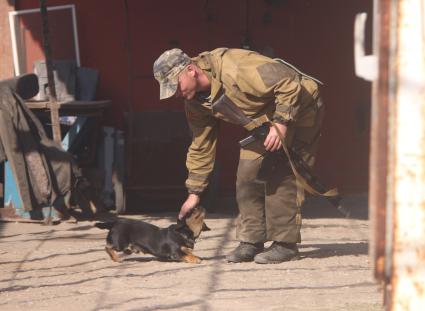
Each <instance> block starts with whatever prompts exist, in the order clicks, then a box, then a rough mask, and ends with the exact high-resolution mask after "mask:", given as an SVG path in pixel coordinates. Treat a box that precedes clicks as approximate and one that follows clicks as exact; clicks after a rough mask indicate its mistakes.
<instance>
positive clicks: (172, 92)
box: [153, 48, 323, 264]
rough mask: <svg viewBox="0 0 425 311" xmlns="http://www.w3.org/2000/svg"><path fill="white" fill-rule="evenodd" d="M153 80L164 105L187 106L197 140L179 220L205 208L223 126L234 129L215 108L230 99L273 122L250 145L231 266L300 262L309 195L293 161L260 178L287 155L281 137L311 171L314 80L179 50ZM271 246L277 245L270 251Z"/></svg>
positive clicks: (318, 113)
mask: <svg viewBox="0 0 425 311" xmlns="http://www.w3.org/2000/svg"><path fill="white" fill-rule="evenodd" d="M153 72H154V76H155V78H156V80H158V82H159V84H160V99H165V98H170V97H177V98H183V99H184V100H185V110H186V115H187V119H188V123H189V126H190V128H191V130H192V133H193V140H192V144H191V145H190V147H189V150H188V154H187V161H186V165H187V169H188V172H189V174H188V178H187V180H186V187H187V189H188V192H189V195H188V197H187V200H186V201H185V202H184V204H183V205H182V207H181V210H180V214H179V217H180V218H181V217H183V216H184V215H185V214H186V213H187V212H188V211H190V210H191V209H192V208H194V207H195V206H196V205H197V204H199V201H200V195H201V193H202V192H203V191H204V190H205V188H206V187H207V185H208V177H209V175H210V173H211V171H212V169H213V166H214V160H215V151H216V142H217V132H218V123H219V119H222V120H225V121H229V119H228V118H227V117H226V116H225V115H223V114H221V113H218V112H216V111H214V110H213V109H212V104H213V103H214V102H215V101H216V100H217V99H218V98H219V97H220V96H221V95H223V94H226V95H227V96H228V98H229V99H230V100H231V101H232V102H233V103H234V104H235V105H236V106H237V107H238V108H239V109H240V110H241V111H242V112H243V114H244V115H245V116H247V117H249V118H251V119H255V120H261V122H263V121H264V120H270V122H269V123H268V124H269V126H270V131H269V133H268V135H267V137H266V138H265V140H264V142H254V143H251V144H249V145H248V146H246V147H245V148H242V149H241V152H240V160H239V165H238V171H237V181H236V198H237V202H238V208H239V219H238V220H239V221H238V224H237V230H236V233H237V238H238V239H239V240H240V244H239V245H238V247H237V248H236V249H235V250H233V251H232V252H231V253H230V254H229V255H228V256H227V260H228V261H229V262H244V261H253V260H254V261H255V262H256V263H263V264H266V263H280V262H284V261H289V260H294V259H297V258H298V248H297V243H300V242H301V235H300V228H301V214H300V208H299V206H300V203H301V202H302V200H303V189H302V187H301V185H300V183H299V182H297V183H296V180H295V176H294V174H293V173H292V170H291V168H290V165H289V163H288V161H280V162H279V161H278V162H276V163H274V164H273V165H274V167H273V169H274V170H273V172H272V173H269V174H268V175H267V174H266V178H265V179H264V178H262V179H260V178H258V175H259V173H260V172H262V170H263V168H264V167H265V163H263V162H265V161H264V159H265V157H264V155H265V154H266V152H283V150H282V140H281V139H280V137H279V135H280V136H282V137H285V144H286V145H288V146H289V145H290V146H291V147H292V148H294V149H296V150H297V151H298V153H299V154H301V155H302V157H303V158H304V160H306V161H307V162H308V163H309V164H311V165H312V164H313V161H314V153H315V149H316V146H317V141H318V137H319V136H320V127H321V122H322V116H323V107H322V104H321V101H320V98H319V91H318V85H317V83H316V82H315V80H314V79H313V78H311V77H309V76H306V75H305V74H303V73H301V72H299V71H298V70H297V69H296V68H294V67H292V66H290V65H289V64H286V63H284V62H283V61H278V60H273V59H271V58H268V57H266V56H263V55H260V54H258V53H256V52H253V51H247V50H240V49H227V48H219V49H216V50H213V51H210V52H204V53H201V54H200V55H198V56H196V57H194V58H189V57H188V56H187V55H186V54H185V53H183V51H181V50H180V49H172V50H168V51H166V52H164V53H163V54H162V55H161V56H160V57H159V58H158V59H157V60H156V61H155V63H154V66H153ZM262 174H263V175H264V172H262ZM263 177H264V176H263ZM297 202H298V204H297ZM267 241H273V243H272V245H271V246H270V247H269V248H267V249H264V243H265V242H267Z"/></svg>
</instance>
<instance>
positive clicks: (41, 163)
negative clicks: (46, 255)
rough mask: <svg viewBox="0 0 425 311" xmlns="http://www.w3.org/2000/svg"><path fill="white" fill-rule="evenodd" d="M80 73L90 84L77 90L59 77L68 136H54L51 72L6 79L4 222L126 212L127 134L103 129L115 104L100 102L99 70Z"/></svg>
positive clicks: (0, 86) (1, 140) (0, 207)
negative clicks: (48, 85) (48, 77)
mask: <svg viewBox="0 0 425 311" xmlns="http://www.w3.org/2000/svg"><path fill="white" fill-rule="evenodd" d="M56 65H57V66H58V67H60V65H61V64H59V63H57V64H56ZM62 68H69V64H68V65H67V66H62ZM75 72H76V77H75V79H77V78H78V77H79V78H80V79H82V80H83V79H85V83H83V84H81V83H80V85H86V86H87V85H88V86H89V87H88V88H87V87H86V88H80V89H77V90H75V89H73V91H72V92H69V81H67V82H66V84H61V82H60V81H61V80H60V79H57V77H56V76H55V80H57V81H58V83H57V85H56V86H55V88H56V92H57V93H58V102H54V104H56V105H57V106H56V107H59V108H57V109H58V111H60V124H59V128H60V133H63V134H64V136H63V137H62V136H61V140H60V141H58V140H57V139H53V138H52V132H53V129H52V128H53V126H54V124H53V118H51V117H50V116H49V113H51V110H52V106H51V104H52V102H51V101H49V96H48V94H46V93H48V92H46V87H45V86H46V81H44V80H45V79H44V77H43V75H40V74H38V75H37V74H34V73H30V74H24V75H21V76H18V77H15V78H12V79H9V80H3V81H0V165H1V166H2V172H1V173H2V174H1V175H2V176H1V179H0V182H2V184H3V185H2V191H1V192H2V193H0V194H2V196H3V204H0V221H21V222H41V223H47V224H54V223H58V222H60V221H64V220H66V221H77V220H80V219H91V218H94V217H95V216H96V215H98V214H100V213H103V212H106V211H111V210H115V211H116V212H119V213H122V212H124V202H123V198H122V196H123V195H122V180H123V177H122V175H123V174H122V171H123V158H124V156H123V153H124V146H123V141H124V138H123V133H122V131H119V130H115V129H113V128H102V127H101V126H100V123H101V116H102V114H103V113H104V111H105V109H107V107H108V106H109V104H110V101H108V100H104V101H98V100H97V101H96V100H93V97H94V93H95V88H96V87H95V85H96V83H97V76H96V75H97V72H96V71H94V70H87V69H82V70H81V72H80V73H78V72H77V71H75ZM87 78H88V79H89V80H91V82H92V83H87ZM68 80H69V79H68ZM62 81H63V80H62ZM78 81H79V80H77V82H75V80H74V79H73V80H72V83H71V85H72V86H74V85H77V84H78ZM64 85H65V86H66V87H64ZM61 88H62V89H63V90H64V91H61ZM70 93H71V96H70V97H69V95H70ZM72 93H73V94H72ZM64 94H65V95H64ZM108 138H109V139H108ZM114 155H115V157H114ZM114 160H115V161H114Z"/></svg>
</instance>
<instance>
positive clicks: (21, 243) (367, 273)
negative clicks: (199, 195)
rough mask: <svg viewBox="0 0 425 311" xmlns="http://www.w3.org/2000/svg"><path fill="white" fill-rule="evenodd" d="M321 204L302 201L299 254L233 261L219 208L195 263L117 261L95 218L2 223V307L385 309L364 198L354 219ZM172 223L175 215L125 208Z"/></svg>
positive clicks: (231, 230)
mask: <svg viewBox="0 0 425 311" xmlns="http://www.w3.org/2000/svg"><path fill="white" fill-rule="evenodd" d="M322 205H323V204H316V203H314V202H313V203H312V204H310V205H308V204H307V207H305V208H304V209H303V213H304V214H305V215H304V220H303V229H302V236H303V243H302V244H301V245H300V253H301V260H298V261H292V262H288V263H282V264H277V265H258V264H255V263H240V264H229V263H227V262H226V261H225V258H224V256H225V254H226V253H228V252H229V251H230V250H232V249H233V248H234V247H235V246H236V245H237V244H238V242H237V241H236V240H235V226H234V223H235V213H222V212H217V211H216V212H215V213H214V212H211V213H209V214H208V215H207V220H206V223H207V224H208V226H209V227H210V228H211V229H212V230H211V231H209V232H204V233H203V234H202V235H201V238H200V239H199V240H198V242H197V244H196V246H195V251H194V253H195V254H197V255H198V256H200V257H202V258H203V262H202V263H201V264H199V265H197V264H186V263H175V262H162V261H158V260H156V259H155V258H152V257H151V256H148V255H143V254H142V255H138V254H137V255H136V254H133V255H131V256H129V257H126V260H125V261H124V262H123V263H115V262H112V261H111V260H110V259H109V257H108V256H107V254H106V253H105V251H104V244H105V242H104V239H105V236H106V231H103V230H100V229H98V228H95V227H93V222H90V221H84V222H79V223H77V224H73V223H61V224H59V225H55V226H42V225H40V224H23V223H0V269H1V270H0V271H1V274H0V310H2V311H6V310H67V311H68V310H79V311H82V310H365V311H366V310H367V311H370V310H383V308H382V292H381V290H380V288H379V286H378V285H377V284H376V282H375V281H374V280H373V277H372V271H371V265H370V260H369V257H368V254H367V253H368V238H369V231H368V230H369V228H368V221H367V219H366V218H367V217H366V216H365V215H367V206H366V201H365V200H364V199H356V200H354V201H352V202H348V203H347V205H350V206H349V207H350V209H351V210H352V211H354V213H353V217H354V219H344V218H342V217H340V216H339V215H337V214H335V211H334V210H332V209H331V208H330V207H327V206H325V207H324V206H322ZM125 217H131V218H137V219H142V220H144V221H147V222H150V223H153V224H156V225H159V226H167V225H169V224H171V223H172V222H173V221H174V219H175V213H170V214H154V215H153V214H149V215H132V216H125Z"/></svg>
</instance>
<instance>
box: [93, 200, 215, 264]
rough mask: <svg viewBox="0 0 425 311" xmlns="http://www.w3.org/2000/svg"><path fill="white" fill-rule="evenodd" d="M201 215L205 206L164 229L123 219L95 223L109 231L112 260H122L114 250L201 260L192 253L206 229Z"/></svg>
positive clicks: (185, 259)
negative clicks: (197, 240) (196, 242)
mask: <svg viewBox="0 0 425 311" xmlns="http://www.w3.org/2000/svg"><path fill="white" fill-rule="evenodd" d="M204 218H205V209H204V208H202V207H196V208H194V209H193V210H191V211H190V213H189V214H188V215H186V217H185V218H184V219H183V220H178V221H177V224H173V225H170V226H169V227H167V228H159V227H158V226H155V225H152V224H149V223H146V222H144V221H140V220H135V219H124V218H119V219H117V220H114V221H112V222H98V223H95V226H96V227H98V228H100V229H108V230H109V233H108V236H107V237H106V247H105V250H106V252H107V253H108V254H109V256H110V257H111V259H112V260H113V261H116V262H120V261H122V258H120V257H119V256H118V253H117V252H124V253H125V254H131V253H138V252H143V253H147V254H151V255H154V256H156V257H158V258H160V259H165V260H173V261H182V262H188V263H200V262H201V259H200V258H199V257H197V256H195V255H193V254H192V250H193V247H194V245H195V240H196V238H198V237H199V235H200V234H201V231H205V230H209V228H208V227H207V226H206V225H205V223H204Z"/></svg>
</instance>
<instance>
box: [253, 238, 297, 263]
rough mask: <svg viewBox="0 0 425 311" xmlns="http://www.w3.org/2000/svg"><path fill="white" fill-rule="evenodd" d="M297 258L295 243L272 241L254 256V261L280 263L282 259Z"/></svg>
mask: <svg viewBox="0 0 425 311" xmlns="http://www.w3.org/2000/svg"><path fill="white" fill-rule="evenodd" d="M297 259H299V253H298V247H297V244H296V243H284V242H273V244H272V245H271V246H270V247H269V248H268V249H267V250H266V251H265V252H262V253H260V254H258V255H256V256H255V258H254V261H255V262H256V263H262V264H268V263H281V262H284V261H290V260H297Z"/></svg>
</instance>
